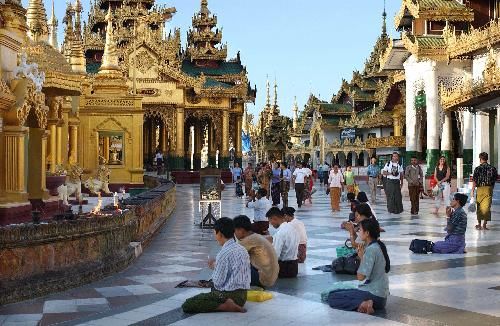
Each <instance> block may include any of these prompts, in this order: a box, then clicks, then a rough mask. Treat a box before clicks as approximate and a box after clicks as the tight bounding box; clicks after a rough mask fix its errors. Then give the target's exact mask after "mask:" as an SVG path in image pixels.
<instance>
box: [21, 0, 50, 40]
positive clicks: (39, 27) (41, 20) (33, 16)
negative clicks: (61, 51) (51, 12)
mask: <svg viewBox="0 0 500 326" xmlns="http://www.w3.org/2000/svg"><path fill="white" fill-rule="evenodd" d="M26 22H27V23H28V36H29V37H30V38H31V39H32V40H33V41H45V42H47V41H48V40H49V27H48V26H47V13H46V12H45V7H44V5H43V1H42V0H29V3H28V9H27V11H26Z"/></svg>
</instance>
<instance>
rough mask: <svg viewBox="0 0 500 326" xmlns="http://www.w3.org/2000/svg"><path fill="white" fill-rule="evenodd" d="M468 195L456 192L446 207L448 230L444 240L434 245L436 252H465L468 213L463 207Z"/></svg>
mask: <svg viewBox="0 0 500 326" xmlns="http://www.w3.org/2000/svg"><path fill="white" fill-rule="evenodd" d="M467 198H468V197H467V195H465V194H460V193H456V194H455V195H454V196H453V199H452V201H451V203H450V205H451V206H449V207H446V216H447V223H446V232H447V235H446V237H445V238H444V241H438V242H436V243H435V244H434V246H433V247H432V252H433V253H436V254H463V253H464V252H465V231H466V230H467V213H466V212H465V211H464V209H463V207H464V206H465V204H467Z"/></svg>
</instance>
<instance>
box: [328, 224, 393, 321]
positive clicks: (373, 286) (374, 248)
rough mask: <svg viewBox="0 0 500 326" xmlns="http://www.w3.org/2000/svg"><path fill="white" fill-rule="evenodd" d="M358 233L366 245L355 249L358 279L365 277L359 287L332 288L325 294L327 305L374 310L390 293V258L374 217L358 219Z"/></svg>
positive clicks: (361, 279) (337, 307) (364, 310)
mask: <svg viewBox="0 0 500 326" xmlns="http://www.w3.org/2000/svg"><path fill="white" fill-rule="evenodd" d="M359 234H360V237H361V240H363V241H364V243H365V245H366V248H365V249H364V250H358V255H359V257H360V258H361V265H360V266H359V269H358V274H357V279H358V280H359V281H364V283H363V284H360V285H359V287H358V289H345V290H334V291H331V292H330V294H329V295H328V304H329V305H330V307H332V308H335V309H341V310H348V311H354V310H356V311H358V312H362V313H366V314H373V313H374V312H375V310H378V309H383V308H384V307H385V304H386V302H387V296H388V295H389V278H388V277H387V273H389V270H390V269H391V261H390V259H389V255H388V254H387V248H386V247H385V244H384V243H383V242H382V241H380V240H379V237H380V226H379V224H378V222H377V220H375V219H373V218H368V219H364V220H363V221H361V222H360V229H359Z"/></svg>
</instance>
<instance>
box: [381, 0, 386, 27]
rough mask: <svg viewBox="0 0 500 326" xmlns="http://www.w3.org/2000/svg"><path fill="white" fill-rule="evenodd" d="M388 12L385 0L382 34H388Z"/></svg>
mask: <svg viewBox="0 0 500 326" xmlns="http://www.w3.org/2000/svg"><path fill="white" fill-rule="evenodd" d="M386 19H387V13H386V12H385V0H384V11H383V12H382V35H387V23H386Z"/></svg>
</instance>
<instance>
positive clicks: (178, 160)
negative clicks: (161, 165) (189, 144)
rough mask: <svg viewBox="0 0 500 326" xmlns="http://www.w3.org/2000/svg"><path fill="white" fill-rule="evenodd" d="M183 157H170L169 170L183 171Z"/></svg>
mask: <svg viewBox="0 0 500 326" xmlns="http://www.w3.org/2000/svg"><path fill="white" fill-rule="evenodd" d="M184 161H185V159H184V156H180V157H179V156H171V157H170V170H172V171H174V170H177V171H179V170H184Z"/></svg>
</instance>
